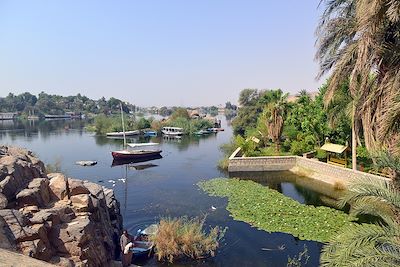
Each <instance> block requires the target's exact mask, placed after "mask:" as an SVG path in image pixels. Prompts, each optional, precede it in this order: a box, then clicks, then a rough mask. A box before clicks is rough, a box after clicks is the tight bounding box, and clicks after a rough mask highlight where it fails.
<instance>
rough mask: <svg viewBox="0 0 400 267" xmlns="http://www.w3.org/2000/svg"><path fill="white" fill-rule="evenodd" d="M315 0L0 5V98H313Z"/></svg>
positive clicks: (193, 101)
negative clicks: (273, 91)
mask: <svg viewBox="0 0 400 267" xmlns="http://www.w3.org/2000/svg"><path fill="white" fill-rule="evenodd" d="M318 3H319V0H305V1H299V0H286V1H276V0H270V1H268V0H260V1H253V0H242V1H234V0H228V1H222V0H218V1H217V0H208V1H206V0H202V1H194V0H193V1H188V0H180V1H178V0H163V1H155V0H154V1H153V0H142V1H133V0H131V1H121V0H119V1H111V0H110V1H99V0H97V1H88V0H85V1H82V0H65V1H64V0H57V1H51V0H48V1H44V0H35V1H30V0H26V1H17V0H10V1H3V0H0V96H4V95H6V94H8V93H9V92H13V93H20V92H24V91H29V92H31V93H35V94H37V93H39V92H41V91H45V92H48V93H52V94H62V95H75V94H77V93H81V94H85V95H87V96H88V97H91V98H95V99H97V98H99V97H101V96H103V95H104V96H105V97H107V98H108V97H111V96H114V97H117V98H122V99H124V100H127V101H130V102H132V103H135V104H138V105H141V106H150V105H158V106H160V105H185V106H187V105H195V106H196V105H211V104H222V103H225V102H226V101H228V100H230V101H232V102H236V101H237V99H238V94H239V92H240V90H241V89H243V88H259V89H265V88H281V89H282V90H284V91H287V92H291V93H296V92H298V91H300V90H301V89H306V90H308V91H316V90H317V89H318V87H319V85H320V84H321V83H323V81H316V80H315V76H316V73H317V70H318V66H317V64H316V63H315V62H314V54H315V47H314V43H315V36H314V32H315V28H316V26H317V23H318V20H319V16H320V13H321V8H318Z"/></svg>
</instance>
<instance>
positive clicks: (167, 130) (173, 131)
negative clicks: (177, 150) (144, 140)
mask: <svg viewBox="0 0 400 267" xmlns="http://www.w3.org/2000/svg"><path fill="white" fill-rule="evenodd" d="M161 132H162V133H163V134H164V135H168V136H181V135H183V128H179V127H163V128H162V130H161Z"/></svg>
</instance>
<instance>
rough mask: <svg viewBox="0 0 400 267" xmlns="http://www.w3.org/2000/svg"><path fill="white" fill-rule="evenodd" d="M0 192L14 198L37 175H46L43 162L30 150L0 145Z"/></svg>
mask: <svg viewBox="0 0 400 267" xmlns="http://www.w3.org/2000/svg"><path fill="white" fill-rule="evenodd" d="M0 150H1V152H2V154H3V156H1V157H0V192H1V193H2V194H4V195H5V196H6V197H7V199H8V200H9V201H10V200H14V198H15V195H16V193H18V192H19V191H20V190H21V189H23V188H26V187H27V185H28V184H29V182H30V181H32V180H33V179H34V178H37V177H46V173H45V168H44V164H43V162H41V161H40V160H39V159H38V158H36V157H35V156H34V155H33V153H32V152H30V151H27V150H25V149H22V148H17V147H6V146H2V147H0Z"/></svg>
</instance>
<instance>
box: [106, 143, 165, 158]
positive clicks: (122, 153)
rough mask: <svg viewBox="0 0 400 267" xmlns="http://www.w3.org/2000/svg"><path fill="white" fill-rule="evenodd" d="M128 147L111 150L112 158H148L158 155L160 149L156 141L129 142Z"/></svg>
mask: <svg viewBox="0 0 400 267" xmlns="http://www.w3.org/2000/svg"><path fill="white" fill-rule="evenodd" d="M127 145H128V146H129V147H130V149H124V150H119V151H113V152H111V153H112V156H113V158H114V159H139V158H149V157H154V156H157V155H160V153H161V152H162V150H160V149H159V148H158V145H159V144H158V143H129V144H127Z"/></svg>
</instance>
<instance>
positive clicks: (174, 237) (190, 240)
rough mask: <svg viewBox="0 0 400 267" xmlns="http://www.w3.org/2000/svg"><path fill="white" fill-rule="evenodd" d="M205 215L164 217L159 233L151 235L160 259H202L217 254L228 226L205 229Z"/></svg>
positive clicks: (159, 225) (170, 260) (169, 260)
mask: <svg viewBox="0 0 400 267" xmlns="http://www.w3.org/2000/svg"><path fill="white" fill-rule="evenodd" d="M205 219H206V218H205V217H196V218H192V219H190V218H188V217H180V218H164V219H162V220H161V221H160V223H159V224H158V230H157V233H156V234H155V235H153V236H150V241H151V242H153V244H154V246H155V247H156V256H157V259H158V260H159V261H167V262H169V263H173V262H174V261H176V260H178V259H181V258H185V257H186V258H191V259H200V258H205V257H213V256H215V252H216V250H217V248H218V247H219V243H220V241H221V239H222V238H223V237H224V235H225V232H226V228H225V229H223V228H221V227H219V226H215V227H213V228H210V229H209V231H205V227H204V223H205Z"/></svg>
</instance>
